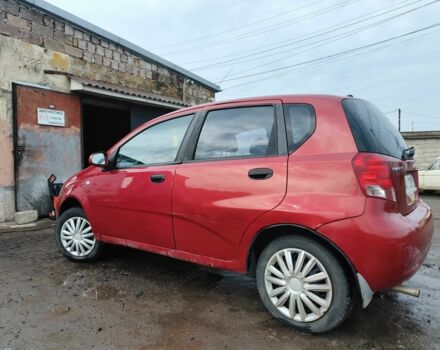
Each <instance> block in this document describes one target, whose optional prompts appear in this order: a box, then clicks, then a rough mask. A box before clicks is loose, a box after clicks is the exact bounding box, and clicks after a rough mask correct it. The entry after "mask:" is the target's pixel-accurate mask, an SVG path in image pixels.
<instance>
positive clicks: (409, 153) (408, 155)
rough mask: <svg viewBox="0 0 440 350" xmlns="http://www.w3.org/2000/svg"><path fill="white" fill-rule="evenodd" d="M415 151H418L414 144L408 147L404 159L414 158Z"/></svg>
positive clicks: (404, 152)
mask: <svg viewBox="0 0 440 350" xmlns="http://www.w3.org/2000/svg"><path fill="white" fill-rule="evenodd" d="M415 153H416V149H415V148H414V146H411V147H409V148H406V149H404V150H403V153H402V159H403V160H408V159H412V158H413V157H414V154H415Z"/></svg>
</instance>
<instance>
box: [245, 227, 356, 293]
mask: <svg viewBox="0 0 440 350" xmlns="http://www.w3.org/2000/svg"><path fill="white" fill-rule="evenodd" d="M289 235H296V236H302V237H307V238H311V239H313V240H315V241H317V242H320V243H321V244H322V245H324V246H325V247H326V248H328V249H329V250H330V251H331V252H332V253H333V254H334V255H335V256H336V258H337V259H338V261H339V262H340V263H341V265H342V266H343V268H344V270H345V272H346V273H347V276H348V277H349V278H350V282H351V285H352V286H353V287H354V286H355V287H354V289H355V290H356V292H357V295H358V296H360V293H361V291H360V288H359V283H358V278H357V271H356V268H355V267H354V265H353V263H352V262H351V260H350V259H349V258H348V256H347V255H346V254H345V253H344V252H343V251H342V250H341V249H340V248H339V247H338V246H337V245H336V244H335V243H333V242H332V241H331V240H329V239H328V238H327V237H325V236H323V235H322V234H320V233H319V232H316V231H314V230H312V229H310V228H307V227H304V226H301V225H296V224H274V225H270V226H267V227H264V228H262V229H261V230H259V231H258V232H257V234H256V235H255V237H254V238H253V240H252V243H251V245H250V247H249V249H248V253H247V260H246V268H247V272H248V274H250V275H251V276H255V274H256V266H257V261H258V257H259V256H260V254H261V252H262V251H263V249H264V248H265V247H266V246H267V245H268V244H269V243H270V242H272V241H273V240H275V239H277V238H279V237H283V236H289Z"/></svg>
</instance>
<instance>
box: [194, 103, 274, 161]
mask: <svg viewBox="0 0 440 350" xmlns="http://www.w3.org/2000/svg"><path fill="white" fill-rule="evenodd" d="M275 125H276V124H275V110H274V107H273V106H258V107H240V108H229V109H221V110H215V111H211V112H209V113H208V115H207V116H206V120H205V122H204V124H203V127H202V130H201V132H200V137H199V141H198V143H197V147H196V151H195V155H194V159H196V160H203V159H216V158H229V157H258V156H261V157H265V156H268V155H273V154H276V152H277V149H276V138H275V135H276V133H275V131H276V127H275Z"/></svg>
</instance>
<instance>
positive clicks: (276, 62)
mask: <svg viewBox="0 0 440 350" xmlns="http://www.w3.org/2000/svg"><path fill="white" fill-rule="evenodd" d="M433 1H434V0H418V1H417V0H407V1H402V0H390V1H383V0H382V1H380V0H321V1H317V0H310V1H306V0H300V1H288V0H276V1H275V0H272V1H270V0H258V1H257V0H253V1H252V0H242V1H239V0H223V1H215V0H181V1H177V0H144V1H141V0H124V1H108V0H88V1H71V0H49V2H51V3H52V4H54V5H56V6H58V7H60V8H62V9H64V10H66V11H69V12H71V13H73V14H75V15H77V16H79V17H81V18H83V19H85V20H88V21H90V22H92V23H93V24H95V25H98V26H100V27H102V28H104V29H106V30H108V31H110V32H112V33H114V34H116V35H119V36H121V37H123V38H125V39H127V40H129V41H131V42H133V43H135V44H138V45H139V46H142V47H143V48H145V49H147V50H149V51H151V52H154V53H155V54H158V55H160V56H162V57H164V58H166V59H168V60H170V61H171V62H173V63H176V64H178V65H180V66H182V67H184V68H187V69H190V70H192V71H193V72H194V73H196V74H199V75H201V76H203V77H204V78H207V79H209V80H211V81H213V82H217V83H219V82H220V81H221V80H223V78H224V81H223V82H222V83H221V84H220V85H221V87H222V88H223V89H224V91H223V92H221V93H219V94H217V100H224V99H230V98H237V97H244V96H255V95H274V94H284V93H286V94H290V93H328V94H337V95H346V94H353V95H354V96H356V97H362V98H365V99H367V100H370V101H371V102H373V103H375V104H376V105H377V106H378V107H379V108H380V109H381V110H382V111H383V112H389V111H393V112H390V113H388V114H387V116H388V117H390V119H391V120H392V121H393V122H394V123H395V124H397V111H395V110H396V109H397V108H398V107H400V108H401V109H402V130H411V128H412V126H413V127H414V130H440V109H439V107H438V103H439V92H440V26H437V27H435V28H432V29H429V30H426V31H422V32H419V33H417V34H414V35H412V36H405V37H402V38H400V39H396V40H393V41H389V42H386V43H383V44H381V45H378V46H371V47H368V48H365V49H363V50H360V51H353V52H351V53H350V54H348V55H345V56H332V55H335V54H337V53H340V52H343V51H347V50H351V49H354V48H358V47H362V46H365V45H369V44H372V43H375V42H378V41H382V40H386V39H389V38H392V37H395V36H399V35H402V34H405V33H408V32H411V31H414V30H418V29H420V28H423V27H426V26H429V25H432V24H437V23H440V2H435V3H433V4H430V5H427V4H429V3H431V2H433ZM423 5H427V6H425V7H422V8H420V9H417V10H415V11H412V12H409V13H406V14H403V13H404V12H407V11H410V10H412V9H415V8H418V7H420V6H423ZM398 8H400V9H398ZM388 11H389V12H388ZM386 12H388V13H386ZM398 14H402V15H400V16H397V17H395V16H396V15H398ZM372 16H376V17H374V18H370V19H368V18H369V17H372ZM392 17H395V18H392ZM359 21H362V22H360V23H357V24H354V22H359ZM255 22H257V23H255ZM381 22H382V23H381ZM350 24H352V25H350ZM341 27H343V28H341ZM336 28H339V30H334V29H336ZM324 32H328V33H327V34H323V33H324ZM219 33H220V34H219ZM175 44H179V45H175ZM171 45H173V46H171ZM262 51H264V52H262ZM225 56H226V57H225ZM326 56H330V57H329V58H326V59H324V57H326ZM307 61H311V62H310V63H307V64H305V63H304V62H307ZM208 65H211V66H209V67H206V68H203V67H204V66H208ZM212 65H214V66H212ZM286 66H290V68H288V69H281V70H277V69H279V68H282V67H286ZM201 68H202V69H201ZM274 69H275V70H276V71H274V72H269V73H265V74H260V73H261V72H265V71H270V70H274ZM251 74H257V75H255V76H251V77H247V78H242V77H243V76H247V75H251ZM225 76H226V77H225ZM232 79H234V80H232ZM240 84H246V85H242V86H236V85H240ZM234 86H236V87H234ZM414 113H416V114H419V115H416V114H414Z"/></svg>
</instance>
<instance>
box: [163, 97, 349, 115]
mask: <svg viewBox="0 0 440 350" xmlns="http://www.w3.org/2000/svg"><path fill="white" fill-rule="evenodd" d="M350 97H351V96H349V97H347V96H337V95H322V94H292V95H268V96H255V97H244V98H238V99H231V100H224V101H215V102H209V103H204V104H200V105H196V106H192V107H187V108H182V109H179V110H177V111H174V112H171V113H168V114H167V116H171V115H174V114H181V113H186V112H196V111H198V110H202V109H207V108H211V107H216V106H222V105H226V104H232V103H245V102H258V101H268V100H281V101H282V102H283V103H301V102H303V103H306V102H311V101H316V102H318V101H323V100H326V101H341V100H343V99H344V98H350Z"/></svg>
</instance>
